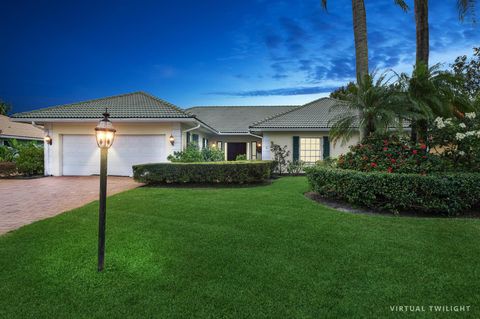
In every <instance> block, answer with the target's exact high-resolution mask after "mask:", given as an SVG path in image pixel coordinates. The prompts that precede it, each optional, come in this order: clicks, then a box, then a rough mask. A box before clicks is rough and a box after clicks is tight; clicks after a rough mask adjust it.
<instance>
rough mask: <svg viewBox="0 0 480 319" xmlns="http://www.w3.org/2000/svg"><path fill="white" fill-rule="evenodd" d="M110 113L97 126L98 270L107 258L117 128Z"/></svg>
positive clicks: (101, 268)
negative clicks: (111, 156)
mask: <svg viewBox="0 0 480 319" xmlns="http://www.w3.org/2000/svg"><path fill="white" fill-rule="evenodd" d="M109 116H110V114H108V112H107V111H105V113H103V119H102V120H100V122H98V125H97V127H95V137H96V138H97V145H98V147H99V148H100V205H99V209H98V271H102V270H103V266H104V260H105V220H106V208H107V206H106V204H107V159H108V149H109V148H110V146H112V144H113V140H114V138H115V132H116V130H115V129H114V128H113V125H112V122H110V120H109V119H108V117H109Z"/></svg>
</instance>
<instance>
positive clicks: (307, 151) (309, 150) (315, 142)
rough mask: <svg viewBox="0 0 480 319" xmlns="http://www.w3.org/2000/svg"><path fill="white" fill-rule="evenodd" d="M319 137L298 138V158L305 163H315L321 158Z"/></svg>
mask: <svg viewBox="0 0 480 319" xmlns="http://www.w3.org/2000/svg"><path fill="white" fill-rule="evenodd" d="M321 154H322V152H321V145H320V138H319V137H301V138H300V160H301V161H303V162H306V163H315V162H316V161H319V160H321V159H322V156H321Z"/></svg>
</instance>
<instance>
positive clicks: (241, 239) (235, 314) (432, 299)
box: [0, 177, 480, 318]
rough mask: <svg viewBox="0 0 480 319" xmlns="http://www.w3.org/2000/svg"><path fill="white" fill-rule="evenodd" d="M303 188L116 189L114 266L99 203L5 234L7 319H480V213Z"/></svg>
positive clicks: (280, 183) (0, 252)
mask: <svg viewBox="0 0 480 319" xmlns="http://www.w3.org/2000/svg"><path fill="white" fill-rule="evenodd" d="M307 189H308V186H307V183H306V180H305V179H304V178H301V177H300V178H283V179H280V180H277V181H275V182H274V183H273V184H272V185H269V186H258V187H250V188H247V187H245V188H209V189H202V188H139V189H135V190H132V191H128V192H125V193H122V194H118V195H116V196H113V197H110V198H109V200H108V213H107V248H106V271H105V272H104V273H97V272H96V253H97V207H98V203H97V202H94V203H91V204H89V205H87V206H84V207H82V208H79V209H76V210H73V211H71V212H68V213H65V214H62V215H60V216H57V217H55V218H51V219H48V220H44V221H40V222H37V223H35V224H32V225H29V226H26V227H23V228H21V229H20V230H18V231H15V232H13V233H9V234H7V235H4V236H0V317H1V318H107V317H111V318H118V317H129V318H152V317H155V318H191V317H199V318H207V317H208V318H327V317H330V318H345V317H351V318H360V317H366V318H374V317H381V318H386V317H394V316H397V317H399V318H412V317H415V318H417V317H430V318H432V317H439V316H440V317H441V316H444V317H449V318H451V317H452V315H453V317H455V314H453V313H452V312H447V313H443V314H438V313H429V312H426V313H416V314H405V313H393V312H391V311H390V309H389V306H390V305H424V306H428V305H469V306H471V308H470V312H468V313H461V314H456V316H458V317H462V318H464V317H472V318H473V317H477V318H478V317H480V221H479V220H468V219H414V218H394V217H386V216H366V215H353V214H347V213H340V212H337V211H334V210H331V209H327V208H324V207H323V206H321V205H319V204H317V203H315V202H312V201H310V200H309V199H307V198H305V197H304V196H303V193H304V192H305V191H307ZM52 200H54V199H53V198H52Z"/></svg>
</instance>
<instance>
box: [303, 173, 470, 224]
mask: <svg viewBox="0 0 480 319" xmlns="http://www.w3.org/2000/svg"><path fill="white" fill-rule="evenodd" d="M305 171H306V173H307V177H308V181H309V183H310V186H311V188H312V189H313V191H315V192H317V193H318V194H320V195H321V196H324V197H326V198H333V199H340V200H344V201H347V202H349V203H351V204H354V205H360V206H365V207H369V208H374V209H383V210H389V211H393V212H398V211H402V210H403V211H405V210H410V211H415V212H417V211H420V212H427V213H436V214H449V215H457V214H460V213H461V212H462V211H464V210H467V209H470V208H472V207H474V206H475V205H477V204H478V203H479V201H480V174H477V173H456V174H453V173H452V174H442V175H440V174H439V175H437V174H432V175H426V176H422V175H418V174H388V173H381V172H373V173H367V172H358V171H352V170H344V169H335V168H328V167H320V166H315V167H309V168H306V169H305Z"/></svg>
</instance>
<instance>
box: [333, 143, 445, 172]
mask: <svg viewBox="0 0 480 319" xmlns="http://www.w3.org/2000/svg"><path fill="white" fill-rule="evenodd" d="M337 167H338V168H343V169H352V170H357V171H364V172H371V171H378V172H388V173H420V174H426V173H428V172H432V171H435V170H439V167H440V163H439V161H438V156H434V155H432V154H430V153H429V152H428V151H427V145H425V144H417V145H412V144H411V143H410V142H409V140H408V137H407V136H405V137H402V136H398V135H395V134H386V135H371V136H370V137H367V138H365V139H364V140H363V141H362V143H360V144H357V145H354V146H351V147H350V152H348V153H347V154H345V155H341V156H340V157H339V158H338V161H337Z"/></svg>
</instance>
